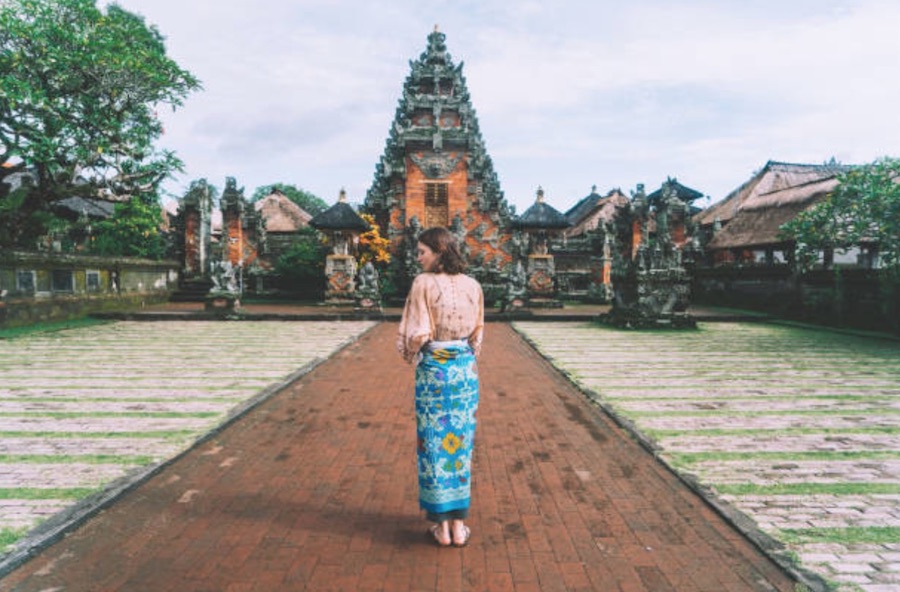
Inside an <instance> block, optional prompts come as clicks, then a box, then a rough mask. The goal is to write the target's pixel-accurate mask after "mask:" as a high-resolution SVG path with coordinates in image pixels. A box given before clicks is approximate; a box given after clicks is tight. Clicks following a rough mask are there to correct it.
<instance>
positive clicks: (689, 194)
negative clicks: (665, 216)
mask: <svg viewBox="0 0 900 592" xmlns="http://www.w3.org/2000/svg"><path fill="white" fill-rule="evenodd" d="M666 187H672V188H673V189H674V190H675V197H677V198H678V199H680V200H681V201H683V202H685V203H687V204H690V203H691V202H693V201H695V200H698V199H700V198H701V197H703V194H702V193H700V192H699V191H697V190H696V189H691V188H690V187H687V186H685V185H682V184H681V183H679V182H678V181H677V180H676V179H675V178H674V177H669V178H668V179H666V181H665V182H664V183H663V184H662V185H661V186H660V188H659V189H657V190H656V191H654V192H653V193H651V194H650V195H648V196H647V201H648V202H650V203H653V202H654V201H658V200H660V199H662V196H663V192H664V191H665V189H666Z"/></svg>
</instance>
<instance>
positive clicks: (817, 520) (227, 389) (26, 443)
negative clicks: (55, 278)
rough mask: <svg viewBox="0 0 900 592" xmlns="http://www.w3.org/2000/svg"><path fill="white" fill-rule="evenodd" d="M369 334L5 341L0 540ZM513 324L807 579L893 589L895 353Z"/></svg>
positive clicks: (157, 331)
mask: <svg viewBox="0 0 900 592" xmlns="http://www.w3.org/2000/svg"><path fill="white" fill-rule="evenodd" d="M372 324H373V323H370V322H365V321H339V322H304V323H285V322H279V321H257V322H253V323H247V322H243V323H223V322H203V321H190V322H182V323H173V322H159V323H155V322H140V323H134V322H119V323H115V324H109V325H103V326H99V327H92V328H86V329H77V330H70V331H62V332H58V333H52V334H42V335H34V336H30V337H26V338H20V339H16V340H13V341H3V340H0V531H2V533H3V535H4V537H7V538H8V537H9V535H10V534H12V533H16V532H17V533H22V532H24V531H25V530H27V529H30V528H32V527H33V526H34V525H35V524H37V523H38V522H40V521H41V520H43V519H46V518H48V517H50V516H53V515H54V514H56V513H58V512H59V511H60V510H62V509H64V508H66V507H69V506H70V505H71V504H72V503H73V500H76V499H78V498H80V497H83V496H84V495H87V494H88V493H90V492H92V491H96V490H97V489H99V488H101V487H103V485H104V484H106V483H108V482H109V481H111V480H113V479H116V478H118V477H121V476H122V475H125V474H128V473H129V472H132V471H134V470H136V469H140V468H141V467H143V466H146V465H149V464H152V463H156V462H159V461H161V460H163V459H166V458H170V457H172V456H174V455H175V454H178V453H179V452H180V451H182V450H184V449H186V448H187V447H189V446H190V445H191V444H192V443H193V442H194V441H195V440H196V438H197V437H198V436H200V435H201V434H203V433H205V432H207V431H208V430H210V429H211V428H214V427H215V426H216V425H218V424H220V423H221V422H222V421H223V420H225V419H226V418H227V417H228V415H229V413H230V412H231V411H233V410H234V409H235V407H239V406H240V405H241V404H243V403H244V402H245V401H247V400H248V399H251V398H253V397H254V396H256V395H258V394H259V393H260V392H261V391H264V390H265V389H267V388H271V387H272V386H273V384H280V383H283V382H284V381H285V380H287V379H288V378H289V377H290V375H291V374H292V373H294V372H295V371H296V370H297V369H298V368H301V367H302V366H304V364H307V363H308V362H310V361H313V360H315V359H318V358H323V357H327V356H328V355H330V354H331V353H332V352H334V351H335V350H336V349H338V348H339V347H341V346H342V345H343V344H345V343H347V342H348V341H350V340H353V339H354V338H355V336H357V335H359V334H360V333H362V332H364V331H365V330H367V329H368V328H370V327H371V326H372ZM515 327H516V329H517V330H518V331H519V332H520V333H522V334H523V335H525V336H526V337H527V338H528V339H529V340H530V341H531V343H532V344H533V345H535V346H536V347H537V348H538V349H539V350H540V351H541V352H542V353H543V354H544V355H545V356H546V357H547V358H548V359H549V360H550V361H552V362H553V363H554V365H556V366H557V368H559V369H560V370H562V371H563V372H564V373H565V374H567V375H568V376H569V378H570V379H572V380H573V381H574V382H576V383H578V384H579V385H580V386H582V387H583V388H584V389H585V390H586V391H587V392H588V393H589V395H590V396H591V398H593V399H594V401H595V403H597V404H598V405H600V406H602V407H604V408H605V409H606V410H607V411H609V412H611V413H612V414H613V415H614V416H615V417H617V418H618V419H619V420H620V421H622V422H623V423H626V424H628V425H630V426H633V427H634V428H635V429H636V430H637V431H639V432H640V433H641V434H643V435H644V436H646V437H647V438H648V439H649V440H650V441H651V442H653V445H654V446H656V447H657V448H658V454H659V456H660V458H661V459H662V460H663V461H664V462H667V463H668V464H670V465H671V466H672V467H673V468H675V469H676V470H677V471H679V472H680V473H681V474H682V475H685V476H686V478H687V479H688V480H696V481H697V482H699V483H701V484H702V485H703V486H708V487H709V488H710V489H711V491H713V492H714V493H715V494H716V495H717V496H718V498H719V499H722V500H725V501H726V502H727V503H728V504H731V505H732V506H733V507H734V508H737V509H738V510H739V511H740V512H743V513H744V514H745V515H746V516H748V517H750V518H751V520H752V521H754V522H755V524H756V525H757V526H758V527H759V528H761V529H762V530H763V531H764V532H765V533H768V534H769V535H771V536H772V537H773V538H775V539H777V540H782V541H784V542H785V543H786V545H787V548H788V549H789V550H790V551H791V552H792V553H795V554H796V557H797V558H798V560H799V561H800V562H801V565H802V566H803V567H804V568H809V569H812V570H814V571H815V572H817V573H820V574H822V575H823V576H824V577H826V578H828V579H830V580H832V581H834V582H837V583H839V585H840V587H841V589H842V590H863V591H865V592H886V591H888V590H897V589H900V438H898V434H900V423H898V420H900V396H898V395H900V344H898V343H897V342H892V341H889V340H878V339H872V338H862V337H855V336H848V335H841V334H837V333H830V332H827V331H812V330H806V329H801V328H793V327H783V326H774V325H759V324H734V323H715V324H713V323H703V324H701V329H700V330H699V331H696V332H681V333H645V332H622V331H614V330H610V329H607V328H603V327H599V326H596V325H593V324H591V323H587V322H584V323H573V322H553V323H550V322H518V323H516V324H515ZM189 344H193V345H190V346H189Z"/></svg>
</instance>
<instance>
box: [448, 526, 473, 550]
mask: <svg viewBox="0 0 900 592" xmlns="http://www.w3.org/2000/svg"><path fill="white" fill-rule="evenodd" d="M450 532H451V533H452V534H453V546H454V547H465V546H466V545H468V544H469V537H471V536H472V531H471V530H470V529H469V527H468V526H466V524H465V523H464V522H463V521H462V520H453V521H451V524H450Z"/></svg>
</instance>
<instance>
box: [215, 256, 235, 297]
mask: <svg viewBox="0 0 900 592" xmlns="http://www.w3.org/2000/svg"><path fill="white" fill-rule="evenodd" d="M211 279H212V282H213V287H212V288H211V289H210V291H209V292H210V294H217V293H218V294H237V293H238V282H237V268H236V267H235V266H234V265H232V264H231V261H219V262H217V263H216V264H214V265H213V269H212V274H211Z"/></svg>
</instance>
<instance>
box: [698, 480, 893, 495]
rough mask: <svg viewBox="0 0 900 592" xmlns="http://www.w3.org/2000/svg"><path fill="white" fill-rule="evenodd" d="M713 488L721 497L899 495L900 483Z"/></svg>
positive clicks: (747, 485) (746, 485) (800, 484)
mask: <svg viewBox="0 0 900 592" xmlns="http://www.w3.org/2000/svg"><path fill="white" fill-rule="evenodd" d="M713 487H714V488H715V490H716V491H717V492H718V493H719V494H720V495H735V496H742V495H760V496H773V495H897V494H900V483H773V484H771V485H756V484H754V483H722V484H714V485H713Z"/></svg>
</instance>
